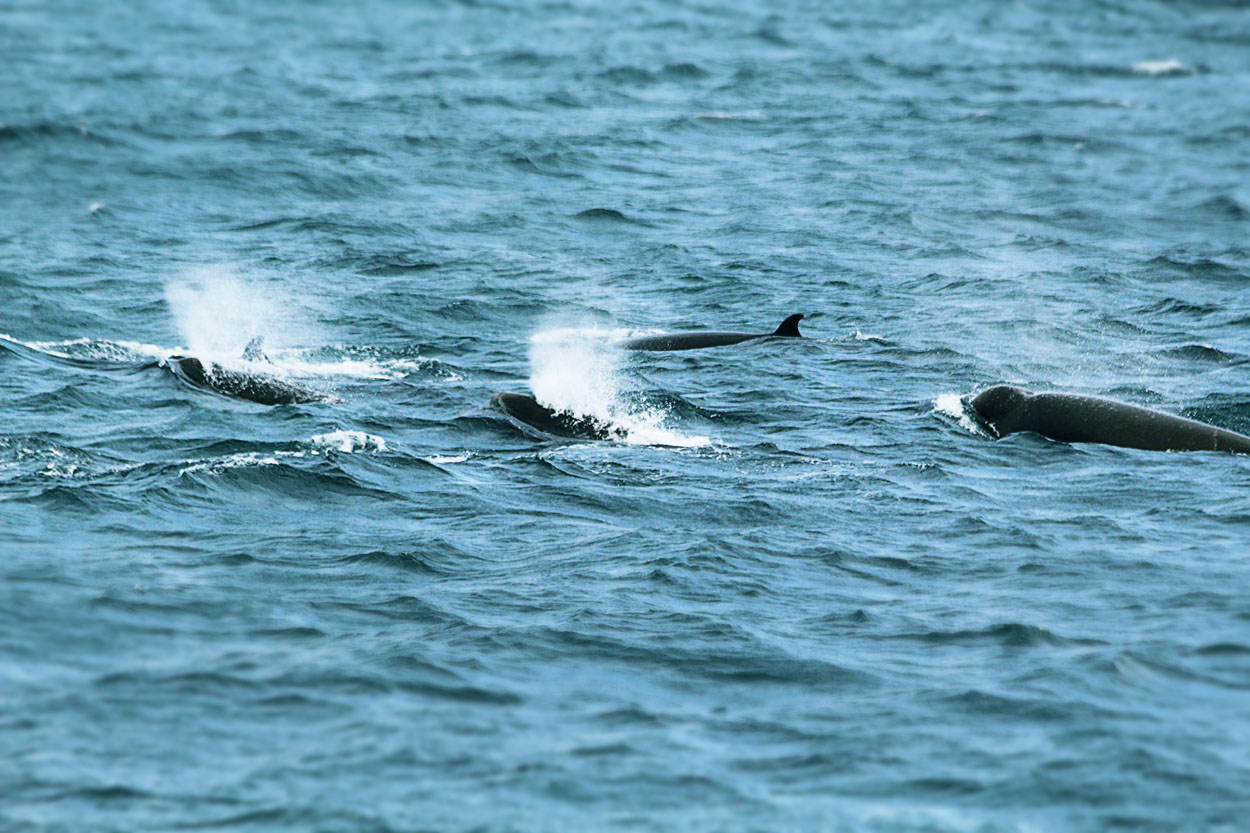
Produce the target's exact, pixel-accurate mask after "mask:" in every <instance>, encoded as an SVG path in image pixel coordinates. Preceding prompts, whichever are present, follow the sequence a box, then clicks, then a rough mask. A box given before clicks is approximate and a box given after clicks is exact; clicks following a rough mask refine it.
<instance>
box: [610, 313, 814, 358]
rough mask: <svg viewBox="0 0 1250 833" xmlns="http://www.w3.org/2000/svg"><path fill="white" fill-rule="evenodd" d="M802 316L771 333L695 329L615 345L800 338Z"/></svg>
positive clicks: (692, 345)
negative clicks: (771, 337) (775, 337)
mask: <svg viewBox="0 0 1250 833" xmlns="http://www.w3.org/2000/svg"><path fill="white" fill-rule="evenodd" d="M802 318H803V316H802V315H791V316H790V317H789V318H787V319H786V320H785V321H782V322H781V326H780V327H778V328H777V329H775V330H773V331H772V332H771V333H721V332H713V331H706V332H705V331H702V330H696V331H694V332H689V333H665V334H664V335H658V336H643V337H642V338H629V339H626V340H624V341H618V342H617V343H616V346H617V347H621V348H623V349H625V350H698V349H700V348H702V347H724V346H726V345H729V344H739V343H741V342H743V341H750V340H752V339H756V338H769V337H770V336H777V337H780V338H800V333H799V321H801V320H802Z"/></svg>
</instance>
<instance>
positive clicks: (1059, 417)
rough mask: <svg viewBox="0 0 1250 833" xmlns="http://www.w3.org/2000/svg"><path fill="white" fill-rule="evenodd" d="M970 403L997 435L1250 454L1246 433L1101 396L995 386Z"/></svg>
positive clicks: (1167, 449)
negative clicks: (1029, 434)
mask: <svg viewBox="0 0 1250 833" xmlns="http://www.w3.org/2000/svg"><path fill="white" fill-rule="evenodd" d="M969 405H970V406H971V408H972V410H973V411H975V413H976V415H977V416H978V417H980V419H981V420H982V421H983V422H984V423H985V424H986V425H987V426H988V427H989V429H990V431H991V433H993V435H994V436H995V437H996V438H1001V437H1005V436H1007V435H1008V434H1015V433H1018V432H1021V431H1031V432H1033V433H1035V434H1041V435H1042V436H1043V437H1048V438H1050V439H1052V440H1058V441H1059V442H1065V443H1101V444H1103V445H1115V446H1120V447H1122V448H1140V449H1144V450H1147V451H1227V452H1232V453H1235V454H1250V437H1248V436H1246V435H1245V434H1238V433H1237V432H1236V431H1229V430H1227V429H1225V428H1219V427H1217V426H1215V425H1208V424H1207V423H1205V422H1198V421H1197V420H1193V419H1186V418H1185V417H1180V416H1176V415H1175V414H1169V413H1167V412H1165V411H1157V410H1155V409H1154V408H1146V407H1143V406H1141V405H1132V404H1129V403H1127V402H1117V401H1116V400H1114V399H1104V398H1102V397H1099V396H1086V395H1083V394H1079V393H1057V392H1042V393H1034V392H1033V391H1030V390H1025V389H1024V388H1018V387H1015V386H1013V385H995V386H993V387H990V388H986V389H985V390H983V391H981V392H980V393H978V394H976V395H975V396H974V397H972V400H971V402H969Z"/></svg>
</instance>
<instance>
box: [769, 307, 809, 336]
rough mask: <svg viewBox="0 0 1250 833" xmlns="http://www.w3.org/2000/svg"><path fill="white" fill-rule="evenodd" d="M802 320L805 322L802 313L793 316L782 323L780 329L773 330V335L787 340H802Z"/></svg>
mask: <svg viewBox="0 0 1250 833" xmlns="http://www.w3.org/2000/svg"><path fill="white" fill-rule="evenodd" d="M802 320H803V313H801V312H797V313H795V314H794V315H791V316H790V317H789V318H787V319H786V320H785V321H782V322H781V326H780V327H778V328H777V329H776V330H773V335H775V336H785V337H787V338H801V337H802V334H801V333H800V332H799V322H800V321H802Z"/></svg>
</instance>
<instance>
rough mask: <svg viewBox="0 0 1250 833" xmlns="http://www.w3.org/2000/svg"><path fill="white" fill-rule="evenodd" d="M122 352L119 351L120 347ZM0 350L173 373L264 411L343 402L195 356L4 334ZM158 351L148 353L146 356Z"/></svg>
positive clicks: (58, 361) (96, 366)
mask: <svg viewBox="0 0 1250 833" xmlns="http://www.w3.org/2000/svg"><path fill="white" fill-rule="evenodd" d="M114 347H116V345H114ZM0 348H3V349H4V350H7V351H8V352H9V353H12V354H13V355H16V356H20V357H21V358H24V359H27V360H29V361H34V362H39V363H41V364H47V365H60V366H64V367H73V368H77V369H80V370H89V371H97V372H103V373H142V372H145V371H151V370H160V371H165V372H167V373H169V374H170V375H171V376H173V378H174V379H176V380H177V381H178V382H179V383H181V384H183V385H185V386H187V387H190V388H194V389H197V390H202V391H207V392H210V393H216V394H219V395H221V396H228V397H231V398H234V399H244V400H247V401H249V402H256V403H259V404H261V405H294V404H306V403H311V402H338V401H341V400H339V399H338V398H337V397H335V396H333V395H331V394H328V393H325V392H323V391H319V390H316V389H314V388H310V387H305V386H303V385H298V384H295V383H293V382H288V381H286V380H283V379H279V378H277V377H276V376H274V375H272V374H269V373H259V372H248V371H243V370H236V369H233V368H228V367H225V366H223V365H222V364H220V363H218V362H214V361H210V360H207V359H199V358H196V357H194V356H182V355H170V356H164V357H160V358H155V357H153V358H147V359H130V360H125V359H111V358H104V357H101V356H75V355H72V354H70V353H66V352H63V351H61V350H53V349H50V348H48V347H45V346H40V345H39V344H31V343H27V342H24V341H21V340H19V339H15V338H13V337H12V336H8V335H3V334H0ZM155 349H156V348H151V347H148V348H147V349H146V351H145V352H149V353H150V352H151V351H153V350H155ZM249 355H250V356H256V357H259V358H263V357H264V354H263V352H262V351H261V339H259V338H254V339H253V340H252V341H251V342H249V343H248V346H247V348H246V349H245V356H249Z"/></svg>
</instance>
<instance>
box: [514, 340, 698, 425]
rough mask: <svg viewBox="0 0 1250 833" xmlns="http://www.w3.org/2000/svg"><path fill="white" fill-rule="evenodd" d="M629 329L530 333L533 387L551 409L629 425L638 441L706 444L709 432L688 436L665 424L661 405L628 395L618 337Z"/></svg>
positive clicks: (539, 397)
mask: <svg viewBox="0 0 1250 833" xmlns="http://www.w3.org/2000/svg"><path fill="white" fill-rule="evenodd" d="M627 335H629V333H628V332H626V331H624V330H621V331H613V330H601V329H594V328H591V329H577V328H558V329H548V330H541V331H539V332H537V333H535V334H534V335H533V336H532V337H531V338H530V350H529V353H530V389H531V390H532V391H533V392H534V398H535V399H537V400H538V401H539V402H541V403H542V404H544V405H546V406H547V407H549V408H554V409H555V410H557V411H568V412H570V413H573V414H576V415H578V416H589V417H593V418H595V419H596V420H598V421H600V422H602V423H605V424H610V425H615V426H618V427H620V428H622V429H624V430H625V441H626V442H628V443H633V444H637V445H668V446H681V447H690V446H703V445H708V444H709V443H710V440H708V438H707V437H699V436H687V435H684V434H681V433H679V432H677V431H673V430H671V429H669V428H666V427H664V424H663V423H664V418H665V417H666V416H667V415H666V414H665V413H664V412H663V411H662V410H661V409H658V408H646V407H639V406H638V405H635V404H631V403H630V402H629V401H628V399H627V398H626V397H625V395H624V394H625V390H623V384H624V380H625V377H624V375H623V374H622V372H621V362H622V361H623V359H624V355H625V354H624V352H623V351H621V350H618V349H617V348H615V347H613V346H612V342H613V341H616V340H618V339H621V338H624V337H625V336H627Z"/></svg>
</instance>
